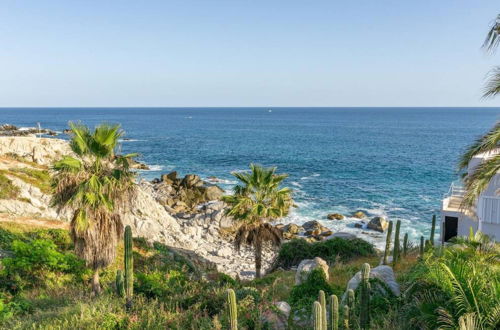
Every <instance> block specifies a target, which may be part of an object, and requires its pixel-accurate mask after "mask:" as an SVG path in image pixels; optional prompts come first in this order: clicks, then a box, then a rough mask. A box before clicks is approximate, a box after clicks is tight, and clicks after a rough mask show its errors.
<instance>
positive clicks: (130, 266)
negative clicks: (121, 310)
mask: <svg viewBox="0 0 500 330" xmlns="http://www.w3.org/2000/svg"><path fill="white" fill-rule="evenodd" d="M125 295H126V303H125V306H126V307H127V309H130V308H131V307H132V297H133V295H134V257H133V255H132V228H130V226H127V227H125Z"/></svg>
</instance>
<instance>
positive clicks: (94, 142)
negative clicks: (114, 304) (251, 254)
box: [52, 123, 135, 294]
mask: <svg viewBox="0 0 500 330" xmlns="http://www.w3.org/2000/svg"><path fill="white" fill-rule="evenodd" d="M70 127H71V136H72V137H71V141H70V146H71V150H72V151H73V152H74V153H75V154H76V155H77V156H78V158H73V157H69V156H65V157H63V158H62V159H61V160H60V161H58V162H56V163H55V164H54V167H53V169H54V170H55V172H56V175H54V177H53V187H54V195H53V199H52V203H53V205H56V206H58V207H60V208H64V207H68V206H69V207H71V208H72V209H73V210H75V211H74V214H73V218H72V220H71V235H72V237H73V242H74V244H75V252H76V254H77V255H78V256H79V257H81V258H83V259H84V260H85V261H86V263H87V265H88V266H89V267H91V268H92V269H93V271H94V275H93V281H92V289H93V291H94V293H95V294H99V293H100V292H101V285H100V281H99V272H100V271H101V270H102V269H103V268H105V267H106V266H108V265H109V264H111V263H112V262H113V261H114V260H115V257H116V246H117V244H118V239H119V238H120V236H121V234H122V231H123V224H122V222H121V219H120V216H119V213H118V209H119V208H125V207H127V206H128V205H129V204H130V200H131V196H132V194H133V187H134V184H133V177H134V174H133V172H132V171H130V167H129V163H130V160H131V159H132V157H133V156H135V155H134V154H129V155H125V156H121V155H117V154H116V152H115V148H116V146H117V143H118V139H119V138H120V137H121V136H123V134H124V133H123V131H122V130H121V129H120V126H118V125H107V124H101V125H99V126H97V127H96V128H95V130H94V131H93V132H91V131H90V129H89V128H88V127H86V126H84V125H81V124H73V123H70Z"/></svg>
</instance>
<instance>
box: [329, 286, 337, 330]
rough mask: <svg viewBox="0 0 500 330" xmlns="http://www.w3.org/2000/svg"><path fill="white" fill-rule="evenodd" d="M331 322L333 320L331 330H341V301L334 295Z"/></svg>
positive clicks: (332, 296) (331, 303)
mask: <svg viewBox="0 0 500 330" xmlns="http://www.w3.org/2000/svg"><path fill="white" fill-rule="evenodd" d="M330 320H331V326H330V329H331V330H338V329H339V299H338V298H337V296H336V295H334V294H332V295H331V296H330Z"/></svg>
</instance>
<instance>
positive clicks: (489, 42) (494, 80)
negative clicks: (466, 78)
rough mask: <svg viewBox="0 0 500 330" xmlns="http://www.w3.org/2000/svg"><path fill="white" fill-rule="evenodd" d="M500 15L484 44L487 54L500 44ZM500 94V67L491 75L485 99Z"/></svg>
mask: <svg viewBox="0 0 500 330" xmlns="http://www.w3.org/2000/svg"><path fill="white" fill-rule="evenodd" d="M499 36H500V15H498V16H497V18H496V19H495V22H494V23H493V24H492V25H491V28H490V30H489V31H488V34H487V35H486V39H485V40H484V43H483V49H485V50H486V51H487V52H494V51H495V50H496V49H497V47H498V44H499V43H500V38H499ZM498 94H500V67H495V68H493V70H491V71H490V73H489V79H488V82H487V83H486V86H485V88H484V94H483V95H484V97H492V96H496V95H498Z"/></svg>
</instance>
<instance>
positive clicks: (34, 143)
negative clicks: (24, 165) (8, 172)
mask: <svg viewBox="0 0 500 330" xmlns="http://www.w3.org/2000/svg"><path fill="white" fill-rule="evenodd" d="M70 154H72V152H71V149H70V148H69V144H68V142H67V141H64V140H60V139H52V138H37V137H33V136H19V137H11V136H0V156H2V155H16V156H17V157H20V158H22V159H24V160H27V161H30V162H34V163H37V164H40V165H50V164H52V162H54V160H56V159H60V158H61V156H63V155H70Z"/></svg>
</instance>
